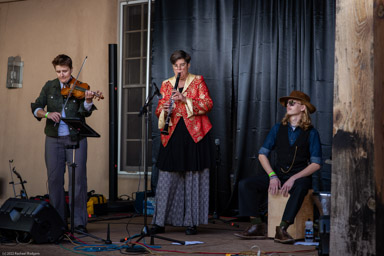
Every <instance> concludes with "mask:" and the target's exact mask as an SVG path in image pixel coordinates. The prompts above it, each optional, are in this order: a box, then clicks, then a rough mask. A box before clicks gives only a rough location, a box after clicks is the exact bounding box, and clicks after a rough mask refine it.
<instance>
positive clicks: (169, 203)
mask: <svg viewBox="0 0 384 256" xmlns="http://www.w3.org/2000/svg"><path fill="white" fill-rule="evenodd" d="M208 211H209V169H208V168H207V169H204V170H202V171H185V172H166V171H161V170H160V171H159V179H158V183H157V189H156V197H155V212H154V215H153V219H152V224H156V225H159V226H165V225H166V224H168V225H173V226H184V227H190V226H198V225H199V224H208Z"/></svg>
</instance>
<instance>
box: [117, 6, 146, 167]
mask: <svg viewBox="0 0 384 256" xmlns="http://www.w3.org/2000/svg"><path fill="white" fill-rule="evenodd" d="M152 7H153V4H152V6H151V10H153V8H152ZM120 8H121V9H120V60H121V62H120V71H121V72H120V81H121V83H120V84H121V88H120V89H121V90H120V92H119V99H120V101H119V102H120V106H119V109H120V111H119V112H120V120H121V122H120V124H119V125H120V130H119V131H120V132H119V144H120V145H119V157H120V161H119V163H120V168H119V173H121V172H123V173H130V174H137V173H140V172H142V171H144V163H143V160H144V154H145V152H144V151H145V150H144V149H145V129H146V125H145V118H144V116H142V117H139V116H138V115H139V113H140V109H141V107H142V106H143V105H144V104H145V100H146V82H147V81H146V75H147V74H146V67H147V31H148V30H147V29H148V28H147V24H148V1H125V2H121V5H120ZM152 14H153V11H152ZM148 110H149V111H150V110H151V109H150V108H148ZM148 119H149V120H148V122H149V124H148V127H149V131H148V135H149V136H148V145H147V156H146V159H147V166H148V170H150V167H151V163H152V161H151V160H152V141H151V139H150V137H151V136H150V134H152V131H151V125H150V124H151V113H150V112H149V113H148Z"/></svg>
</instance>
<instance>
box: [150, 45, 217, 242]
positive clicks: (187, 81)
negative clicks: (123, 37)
mask: <svg viewBox="0 0 384 256" xmlns="http://www.w3.org/2000/svg"><path fill="white" fill-rule="evenodd" d="M170 61H171V63H172V67H173V72H174V74H175V76H173V77H171V78H169V79H167V80H165V81H163V83H162V85H161V89H160V93H161V94H162V96H163V98H162V99H161V100H159V103H158V106H157V109H156V115H157V116H158V118H159V129H160V130H161V131H162V133H161V145H160V151H159V156H158V160H157V167H158V168H159V170H160V171H159V179H158V184H157V189H156V196H155V201H156V206H155V213H154V216H153V220H152V224H153V226H152V228H151V233H152V234H157V233H164V232H165V225H166V224H167V225H172V226H182V227H186V230H185V234H187V235H195V234H197V226H198V225H199V224H208V208H209V168H210V166H211V163H212V155H211V152H212V151H211V150H210V149H211V139H210V136H209V131H210V130H211V128H212V124H211V122H210V121H209V119H208V116H207V113H208V112H209V111H210V110H211V109H212V106H213V102H212V99H211V97H210V96H209V92H208V88H207V85H206V84H205V81H204V78H203V77H202V76H201V75H193V74H190V73H189V72H188V70H189V68H190V66H191V64H190V61H191V56H190V55H189V54H188V53H186V52H184V51H182V50H177V51H175V52H173V53H172V55H171V57H170Z"/></svg>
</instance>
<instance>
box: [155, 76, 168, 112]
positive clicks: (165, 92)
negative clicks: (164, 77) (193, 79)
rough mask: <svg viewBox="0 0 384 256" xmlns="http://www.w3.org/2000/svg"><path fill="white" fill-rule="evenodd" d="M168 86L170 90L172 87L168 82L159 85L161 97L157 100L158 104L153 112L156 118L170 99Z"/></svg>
mask: <svg viewBox="0 0 384 256" xmlns="http://www.w3.org/2000/svg"><path fill="white" fill-rule="evenodd" d="M169 86H171V88H172V85H170V83H169V82H165V81H164V82H163V83H162V85H161V88H160V93H161V95H162V96H163V97H162V98H161V99H160V100H159V103H158V104H157V108H156V112H155V114H156V116H157V117H159V116H160V114H161V111H163V104H164V103H166V102H168V101H169V99H170V97H171V90H169Z"/></svg>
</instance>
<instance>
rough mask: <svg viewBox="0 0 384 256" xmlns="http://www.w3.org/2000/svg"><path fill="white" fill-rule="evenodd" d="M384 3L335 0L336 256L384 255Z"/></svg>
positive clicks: (333, 248)
mask: <svg viewBox="0 0 384 256" xmlns="http://www.w3.org/2000/svg"><path fill="white" fill-rule="evenodd" d="M383 1H384V0H376V1H369V0H350V1H342V0H338V1H337V3H336V36H335V38H336V42H335V44H336V45H335V89H334V92H335V94H334V110H333V114H334V128H333V129H334V130H333V134H334V138H333V148H332V155H333V161H332V191H331V193H332V202H331V204H332V209H331V238H330V252H331V255H384V252H383V244H384V236H383V228H384V227H383V218H384V212H383V208H384V207H383V206H384V202H383V200H384V196H383V195H384V191H383V190H384V187H383V185H384V174H383V173H384V165H383V161H384V155H383V144H384V142H383V138H384V136H383V131H384V122H383V120H384V114H383V113H384V111H383V104H384V95H383V85H384V50H383V47H384V40H383V39H384V24H383V22H384V5H383Z"/></svg>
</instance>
